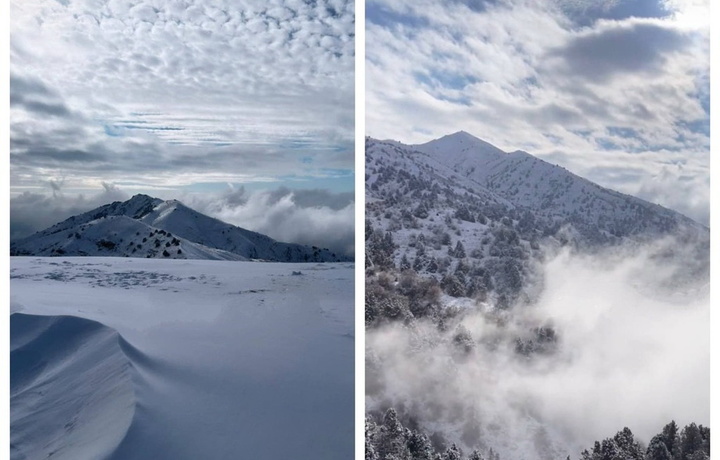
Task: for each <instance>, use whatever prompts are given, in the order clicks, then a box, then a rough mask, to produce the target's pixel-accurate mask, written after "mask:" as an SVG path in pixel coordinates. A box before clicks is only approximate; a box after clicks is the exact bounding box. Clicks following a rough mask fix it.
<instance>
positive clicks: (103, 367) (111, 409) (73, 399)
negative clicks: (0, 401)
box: [10, 313, 136, 460]
mask: <svg viewBox="0 0 720 460" xmlns="http://www.w3.org/2000/svg"><path fill="white" fill-rule="evenodd" d="M10 329H11V337H10V386H11V390H10V411H11V425H12V429H11V439H10V443H11V447H10V450H11V458H12V459H13V460H21V459H34V458H50V457H52V458H53V459H67V460H73V459H78V458H98V459H100V458H105V457H106V456H107V455H109V454H110V453H111V452H112V451H113V450H114V449H115V447H116V446H117V445H118V444H119V443H120V440H121V439H122V438H123V437H124V436H125V433H126V431H127V430H128V428H129V426H130V423H131V420H132V418H133V416H134V412H135V405H136V400H135V391H134V387H133V383H132V377H131V372H132V371H131V367H132V363H131V360H130V359H129V357H128V355H127V354H126V353H125V351H124V349H125V348H126V347H125V346H122V345H121V343H123V342H124V341H123V339H122V338H121V337H120V335H119V334H118V333H117V331H115V330H113V329H112V328H109V327H107V326H104V325H103V324H101V323H98V322H96V321H91V320H87V319H84V318H79V317H74V316H37V315H27V314H22V313H15V314H13V315H12V316H11V317H10Z"/></svg>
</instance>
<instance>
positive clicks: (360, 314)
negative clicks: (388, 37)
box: [355, 0, 365, 460]
mask: <svg viewBox="0 0 720 460" xmlns="http://www.w3.org/2000/svg"><path fill="white" fill-rule="evenodd" d="M364 458H365V1H364V0H359V1H358V2H356V3H355V459H356V460H362V459H364Z"/></svg>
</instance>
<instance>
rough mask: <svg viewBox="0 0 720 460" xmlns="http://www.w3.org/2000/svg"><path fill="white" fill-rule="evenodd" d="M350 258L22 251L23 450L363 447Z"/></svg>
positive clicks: (346, 450)
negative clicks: (357, 414) (314, 260)
mask: <svg viewBox="0 0 720 460" xmlns="http://www.w3.org/2000/svg"><path fill="white" fill-rule="evenodd" d="M353 280H354V277H353V266H352V264H347V263H346V264H328V263H318V264H277V263H258V262H223V261H204V260H155V259H132V258H117V257H115V258H96V257H92V258H87V257H86V258H82V257H80V258H64V257H60V258H26V257H14V258H12V259H11V310H12V311H13V312H14V314H13V315H12V317H11V322H12V324H11V339H12V350H13V351H12V352H13V355H12V379H13V382H12V395H11V418H12V423H11V433H10V438H11V443H12V445H13V450H12V458H13V460H20V459H23V458H28V459H30V458H46V457H47V456H49V455H50V454H52V457H51V458H65V459H78V458H98V459H113V460H120V459H123V460H127V459H130V460H135V459H137V460H144V459H148V460H150V459H153V460H158V459H161V460H162V459H173V460H177V459H179V460H182V459H198V458H212V459H237V458H254V459H276V458H290V457H292V458H307V459H336V458H351V457H352V455H353V444H354V443H353V426H354V418H353V413H354V377H353V376H354V340H353V339H354V335H353V334H354V315H353V308H352V305H353V297H352V292H353V289H352V286H353Z"/></svg>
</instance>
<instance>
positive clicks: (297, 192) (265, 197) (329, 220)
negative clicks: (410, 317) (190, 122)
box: [10, 182, 355, 256]
mask: <svg viewBox="0 0 720 460" xmlns="http://www.w3.org/2000/svg"><path fill="white" fill-rule="evenodd" d="M48 186H49V187H50V189H51V190H52V193H34V192H24V193H21V194H19V195H17V196H15V197H12V198H11V199H10V238H11V239H17V238H22V237H25V236H28V235H30V234H32V233H34V232H36V231H40V230H44V229H45V228H47V227H49V226H51V225H53V224H55V223H57V222H60V221H62V220H64V219H67V218H69V217H71V216H74V215H77V214H80V213H83V212H87V211H90V210H92V209H94V208H96V207H99V206H102V205H105V204H108V203H111V202H113V201H125V200H127V199H128V198H130V194H129V193H127V192H126V191H124V190H122V189H121V188H119V187H117V186H115V185H114V184H109V183H103V188H102V190H101V191H99V192H97V193H88V194H75V193H65V192H64V190H63V188H64V184H62V183H60V182H51V183H49V184H48ZM154 195H157V194H154ZM158 198H162V199H179V200H180V201H182V202H183V203H184V204H186V205H188V206H190V207H191V208H193V209H195V210H196V211H199V212H201V213H204V214H206V215H209V216H211V217H215V218H217V219H220V220H222V221H224V222H227V223H230V224H233V225H236V226H238V227H242V228H246V229H248V230H253V231H256V232H259V233H262V234H265V235H268V236H270V237H271V238H273V239H275V240H278V241H283V242H291V243H299V244H305V245H311V246H313V245H314V246H318V247H323V248H328V249H331V250H332V251H334V252H337V253H341V254H346V255H350V256H354V254H355V249H354V248H355V196H354V193H353V192H339V193H334V192H329V191H327V190H323V189H290V188H287V187H277V188H274V189H264V190H257V191H248V190H246V189H245V188H244V187H239V188H226V189H225V190H224V191H222V192H216V193H193V194H190V193H179V194H170V195H168V194H161V196H158Z"/></svg>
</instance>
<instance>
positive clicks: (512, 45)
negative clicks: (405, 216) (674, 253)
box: [366, 0, 710, 225]
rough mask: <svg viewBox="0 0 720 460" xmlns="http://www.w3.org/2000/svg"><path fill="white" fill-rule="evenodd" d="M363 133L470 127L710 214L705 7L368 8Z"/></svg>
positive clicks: (388, 4) (483, 2)
mask: <svg viewBox="0 0 720 460" xmlns="http://www.w3.org/2000/svg"><path fill="white" fill-rule="evenodd" d="M366 34H367V44H366V54H367V62H366V71H367V76H366V101H367V102H366V104H367V105H366V113H367V122H366V123H367V131H368V135H370V136H372V137H375V138H380V139H395V140H399V141H402V142H405V143H409V144H414V143H422V142H426V141H429V140H431V139H434V138H438V137H441V136H443V135H445V134H450V133H453V132H456V131H459V130H465V131H467V132H469V133H471V134H473V135H475V136H477V137H479V138H481V139H484V140H486V141H488V142H491V143H493V144H495V145H496V146H498V147H500V148H501V149H503V150H506V151H513V150H518V149H520V150H525V151H527V152H529V153H532V154H534V155H537V156H539V157H541V158H543V159H545V160H547V161H550V162H551V163H555V164H560V165H562V166H564V167H566V168H568V169H569V170H571V171H573V172H575V173H576V174H579V175H581V176H584V177H587V178H589V179H591V180H593V181H595V182H598V183H600V184H601V185H604V186H608V187H611V188H614V189H617V190H619V191H622V192H625V193H631V194H634V195H637V196H640V197H642V198H645V199H647V200H649V201H652V202H656V203H659V204H662V205H664V206H667V207H670V208H673V209H676V210H678V211H680V212H683V213H684V214H686V215H688V216H689V217H692V218H694V219H695V220H697V221H699V222H701V223H703V224H705V225H707V224H708V213H709V207H708V203H709V194H710V190H709V181H710V175H709V156H710V155H709V147H710V136H709V91H710V89H709V60H710V57H709V2H708V1H706V0H606V1H601V0H592V1H591V0H552V1H550V0H548V1H545V2H538V1H533V0H466V1H462V0H456V1H447V2H443V3H440V2H435V1H432V0H369V1H368V3H367V28H366Z"/></svg>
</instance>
